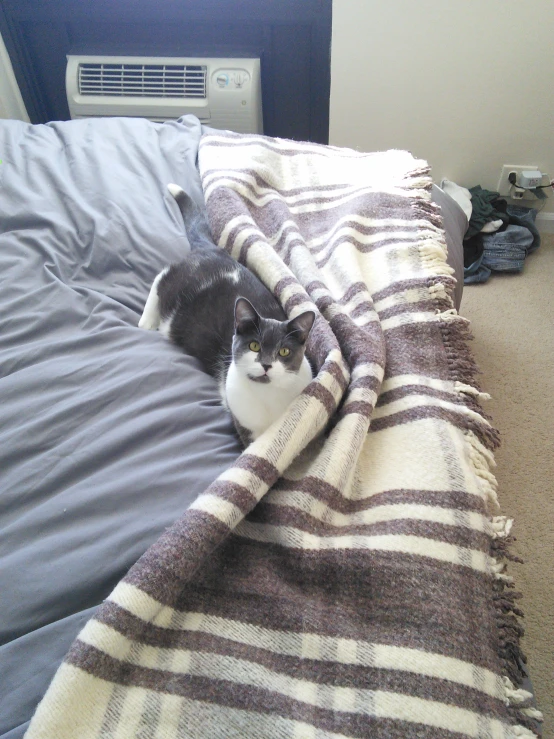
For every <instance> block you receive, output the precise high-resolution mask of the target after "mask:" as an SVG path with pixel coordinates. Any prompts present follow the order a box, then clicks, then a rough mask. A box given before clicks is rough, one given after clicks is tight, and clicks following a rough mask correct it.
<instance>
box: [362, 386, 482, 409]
mask: <svg viewBox="0 0 554 739" xmlns="http://www.w3.org/2000/svg"><path fill="white" fill-rule="evenodd" d="M412 395H424V396H425V397H429V398H436V399H437V400H445V401H446V402H448V403H458V404H459V405H462V406H463V405H466V400H467V398H465V397H462V396H461V395H460V394H459V393H456V392H454V391H452V392H447V391H445V390H438V389H437V388H435V387H429V386H428V385H410V384H406V385H401V386H399V387H395V388H394V389H392V390H387V391H385V392H384V393H381V395H380V396H379V399H378V400H377V403H376V407H379V408H381V407H383V406H385V405H388V404H389V403H394V402H395V401H397V400H401V399H402V398H407V397H410V396H412ZM466 407H467V406H466ZM478 407H479V406H478V405H477V404H476V408H478Z"/></svg>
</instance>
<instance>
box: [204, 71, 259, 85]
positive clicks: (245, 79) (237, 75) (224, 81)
mask: <svg viewBox="0 0 554 739" xmlns="http://www.w3.org/2000/svg"><path fill="white" fill-rule="evenodd" d="M212 82H213V84H214V85H215V86H216V87H218V88H219V89H220V90H243V89H244V88H245V87H246V86H247V85H248V83H249V82H250V74H249V73H248V72H247V71H246V70H245V69H218V70H217V71H215V72H214V73H213V74H212Z"/></svg>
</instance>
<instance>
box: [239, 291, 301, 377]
mask: <svg viewBox="0 0 554 739" xmlns="http://www.w3.org/2000/svg"><path fill="white" fill-rule="evenodd" d="M314 319H315V314H314V313H313V311H306V312H305V313H302V314H301V315H299V316H297V317H296V318H293V319H291V320H290V321H276V320H275V319H273V318H263V317H262V316H260V315H259V314H258V313H257V312H256V309H255V308H254V306H253V305H252V304H251V303H250V302H249V301H248V300H246V298H237V301H236V303H235V335H234V337H233V362H234V363H235V366H236V367H237V369H238V370H239V371H240V372H241V373H242V374H243V375H244V376H246V377H248V379H249V380H251V381H252V382H256V383H260V384H267V385H271V384H273V385H275V386H278V387H286V386H287V385H288V384H289V383H292V382H294V379H295V377H296V375H297V373H298V371H299V370H300V367H301V365H302V361H303V359H304V350H305V344H306V339H307V338H308V334H309V333H310V330H311V328H312V325H313V323H314Z"/></svg>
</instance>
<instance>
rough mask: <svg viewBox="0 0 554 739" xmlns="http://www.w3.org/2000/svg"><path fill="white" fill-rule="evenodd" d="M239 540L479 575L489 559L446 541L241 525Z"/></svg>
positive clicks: (246, 522) (242, 523) (265, 525)
mask: <svg viewBox="0 0 554 739" xmlns="http://www.w3.org/2000/svg"><path fill="white" fill-rule="evenodd" d="M235 533H236V534H237V536H242V537H244V538H246V539H253V540H255V541H263V542H268V543H272V544H280V545H281V546H283V547H290V548H294V549H309V550H316V551H317V550H329V549H360V550H370V551H380V552H399V553H401V554H410V555H418V556H421V557H430V558H431V559H438V560H441V561H442V562H448V563H450V564H455V565H463V566H464V567H470V568H471V569H474V570H478V571H479V572H487V571H488V569H489V558H488V556H487V555H486V554H485V553H484V552H480V551H478V550H476V549H468V548H466V547H457V546H455V545H454V544H449V543H447V542H444V541H438V540H436V539H431V538H428V537H423V536H413V535H411V534H381V535H375V536H371V535H367V536H361V535H337V536H318V535H316V534H310V533H308V532H307V531H303V530H302V529H297V528H294V527H293V526H273V525H271V524H261V523H252V522H251V521H242V522H241V523H240V524H239V525H238V526H237V528H236V529H235Z"/></svg>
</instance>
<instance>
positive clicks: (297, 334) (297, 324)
mask: <svg viewBox="0 0 554 739" xmlns="http://www.w3.org/2000/svg"><path fill="white" fill-rule="evenodd" d="M314 321H315V313H314V312H313V310H307V311H306V312H305V313H301V314H300V315H299V316H296V318H293V319H292V320H290V321H289V323H288V326H287V331H288V333H289V334H293V335H294V338H295V339H296V341H298V342H299V343H300V344H305V343H306V340H307V339H308V335H309V333H310V331H311V330H312V326H313V325H314Z"/></svg>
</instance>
